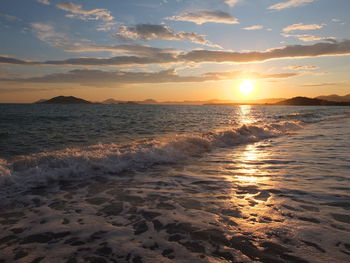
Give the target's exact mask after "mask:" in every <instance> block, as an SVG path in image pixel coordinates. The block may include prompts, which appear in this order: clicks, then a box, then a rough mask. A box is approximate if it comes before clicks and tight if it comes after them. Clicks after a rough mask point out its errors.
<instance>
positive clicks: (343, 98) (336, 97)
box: [316, 94, 350, 102]
mask: <svg viewBox="0 0 350 263" xmlns="http://www.w3.org/2000/svg"><path fill="white" fill-rule="evenodd" d="M316 99H320V100H329V101H337V102H350V94H348V95H345V96H339V95H336V94H332V95H327V96H318V97H316Z"/></svg>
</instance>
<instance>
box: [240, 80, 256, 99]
mask: <svg viewBox="0 0 350 263" xmlns="http://www.w3.org/2000/svg"><path fill="white" fill-rule="evenodd" d="M239 90H240V92H241V93H242V94H243V95H245V96H248V95H250V94H251V93H252V92H253V91H254V83H253V81H252V80H251V79H245V80H243V81H242V82H241V84H240V85H239Z"/></svg>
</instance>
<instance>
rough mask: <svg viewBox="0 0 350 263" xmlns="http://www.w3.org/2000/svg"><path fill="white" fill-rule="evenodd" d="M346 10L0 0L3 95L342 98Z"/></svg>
mask: <svg viewBox="0 0 350 263" xmlns="http://www.w3.org/2000/svg"><path fill="white" fill-rule="evenodd" d="M349 10H350V1H349V0H129V1H124V0H99V1H96V0H70V1H61V0H25V1H24V0H1V5H0V33H1V40H0V103H16V102H20V103H28V102H33V101H36V100H39V99H48V98H51V97H54V96H58V95H66V96H68V95H72V96H77V97H81V98H84V99H87V100H91V101H103V100H105V99H108V98H114V99H117V100H144V99H149V98H152V99H156V100H158V101H182V100H209V99H221V100H247V99H262V98H289V97H293V96H299V95H300V96H308V97H316V96H319V95H329V94H339V95H346V94H349V93H350V75H349V72H350V56H349V55H350V27H349V25H350V16H349V14H348V13H349ZM247 80H249V82H250V83H252V84H251V85H252V86H253V91H252V92H251V93H249V94H247V93H245V92H241V91H240V90H241V89H240V88H241V87H242V83H247Z"/></svg>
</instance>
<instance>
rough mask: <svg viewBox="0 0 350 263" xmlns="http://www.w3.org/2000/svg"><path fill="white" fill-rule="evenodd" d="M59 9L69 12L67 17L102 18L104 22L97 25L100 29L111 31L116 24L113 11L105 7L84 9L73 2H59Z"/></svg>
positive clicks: (81, 18)
mask: <svg viewBox="0 0 350 263" xmlns="http://www.w3.org/2000/svg"><path fill="white" fill-rule="evenodd" d="M56 7H57V8H58V9H61V10H64V11H67V12H69V13H70V14H67V15H66V17H69V18H76V19H80V20H96V21H97V20H100V21H102V24H100V25H99V26H98V27H97V30H99V31H109V30H112V28H113V27H114V26H115V22H114V17H113V16H112V14H111V12H110V11H109V10H107V9H104V8H96V9H91V10H86V9H83V8H82V6H81V5H77V4H74V3H71V2H64V3H58V4H57V5H56Z"/></svg>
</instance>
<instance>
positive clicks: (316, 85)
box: [301, 82, 343, 87]
mask: <svg viewBox="0 0 350 263" xmlns="http://www.w3.org/2000/svg"><path fill="white" fill-rule="evenodd" d="M339 84H343V82H322V83H312V84H304V85H301V86H302V87H324V86H338V85H339Z"/></svg>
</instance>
